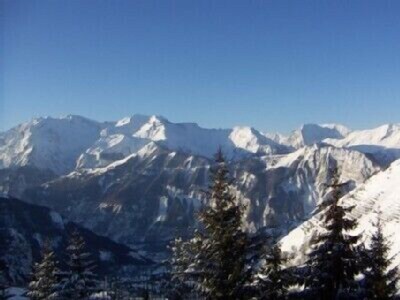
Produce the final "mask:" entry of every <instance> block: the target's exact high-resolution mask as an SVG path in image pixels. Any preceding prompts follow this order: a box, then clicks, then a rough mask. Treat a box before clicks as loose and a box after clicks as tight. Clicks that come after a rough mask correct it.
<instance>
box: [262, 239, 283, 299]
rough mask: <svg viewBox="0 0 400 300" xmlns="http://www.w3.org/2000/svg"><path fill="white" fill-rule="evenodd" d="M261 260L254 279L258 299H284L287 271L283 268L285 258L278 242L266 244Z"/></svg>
mask: <svg viewBox="0 0 400 300" xmlns="http://www.w3.org/2000/svg"><path fill="white" fill-rule="evenodd" d="M262 260H264V261H265V264H264V266H263V267H262V269H261V272H260V273H259V274H257V277H258V279H257V280H256V284H257V289H258V294H259V299H263V300H277V299H285V297H286V294H287V288H288V286H289V273H288V272H287V270H285V269H284V268H283V265H284V263H285V259H284V258H283V256H282V252H281V248H280V245H279V244H275V245H273V246H272V247H270V246H266V247H265V250H264V255H263V257H262Z"/></svg>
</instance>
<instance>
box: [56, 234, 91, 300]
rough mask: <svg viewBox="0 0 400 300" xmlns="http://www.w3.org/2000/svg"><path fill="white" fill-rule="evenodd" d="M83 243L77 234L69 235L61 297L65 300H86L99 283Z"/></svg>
mask: <svg viewBox="0 0 400 300" xmlns="http://www.w3.org/2000/svg"><path fill="white" fill-rule="evenodd" d="M85 248H86V245H85V241H84V239H83V237H82V236H80V235H79V233H78V232H76V231H74V232H72V234H71V237H70V241H69V245H68V247H67V254H68V262H67V265H68V271H67V272H66V274H65V276H64V284H63V293H62V295H63V297H64V298H66V299H75V300H81V299H82V300H83V299H88V298H89V296H90V295H91V294H93V293H94V292H96V291H97V289H98V286H99V282H98V280H97V276H96V274H95V273H94V272H93V271H94V268H95V266H94V262H93V261H92V260H91V259H90V253H88V252H86V249H85Z"/></svg>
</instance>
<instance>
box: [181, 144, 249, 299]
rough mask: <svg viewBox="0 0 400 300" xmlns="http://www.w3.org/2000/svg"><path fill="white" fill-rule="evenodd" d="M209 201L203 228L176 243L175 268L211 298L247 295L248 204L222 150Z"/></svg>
mask: <svg viewBox="0 0 400 300" xmlns="http://www.w3.org/2000/svg"><path fill="white" fill-rule="evenodd" d="M207 196H208V205H207V206H206V207H205V208H204V209H202V210H201V212H200V213H199V215H198V220H199V223H200V229H199V230H198V231H196V232H195V235H194V237H193V238H192V239H191V240H189V241H187V242H179V241H178V242H177V243H176V244H175V247H174V260H173V268H174V269H173V272H174V276H175V277H176V278H178V279H179V280H180V281H181V282H183V283H186V284H190V283H193V284H194V285H195V287H196V288H197V289H198V291H200V292H201V293H202V294H203V295H204V296H205V297H206V298H207V299H242V298H246V295H245V286H246V282H247V280H248V279H249V271H248V270H247V267H246V248H247V243H248V238H247V235H246V234H245V232H244V231H243V229H242V217H243V212H244V208H243V206H242V205H240V204H238V203H237V201H236V198H235V196H234V195H233V193H232V190H231V186H230V180H229V171H228V168H227V165H226V162H225V159H224V157H223V155H222V152H221V151H218V153H217V154H216V159H215V166H214V167H213V168H212V170H211V186H210V188H209V192H208V194H207Z"/></svg>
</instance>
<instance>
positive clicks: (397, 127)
mask: <svg viewBox="0 0 400 300" xmlns="http://www.w3.org/2000/svg"><path fill="white" fill-rule="evenodd" d="M324 142H325V143H327V144H331V145H333V146H335V147H346V148H351V149H355V150H358V151H361V152H363V153H371V154H374V155H375V157H376V158H377V159H378V160H380V161H381V162H383V163H388V162H391V161H393V160H395V159H397V158H400V124H387V125H383V126H380V127H378V128H374V129H369V130H358V131H353V132H352V133H350V134H349V135H347V136H346V137H345V138H343V139H325V140H324Z"/></svg>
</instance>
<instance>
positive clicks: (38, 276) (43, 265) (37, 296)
mask: <svg viewBox="0 0 400 300" xmlns="http://www.w3.org/2000/svg"><path fill="white" fill-rule="evenodd" d="M59 276H60V270H59V269H58V267H57V262H56V259H55V254H54V252H53V250H52V249H51V246H50V242H48V241H46V242H45V244H44V246H43V250H42V260H41V261H40V262H38V263H35V265H34V267H33V274H32V279H31V281H30V283H29V292H28V296H29V298H30V299H32V300H49V299H59V297H60V280H59Z"/></svg>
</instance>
